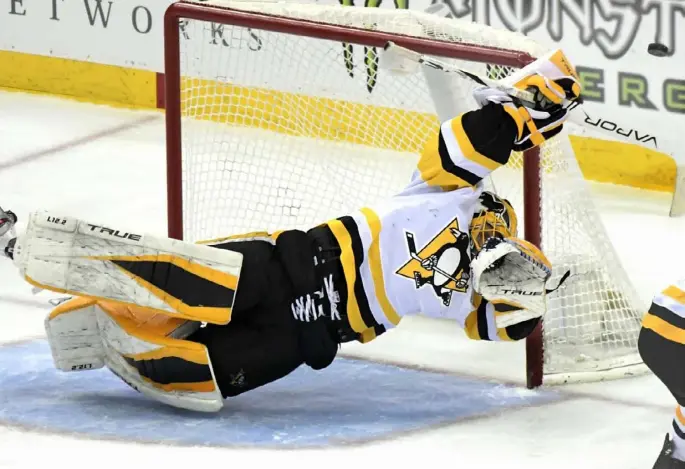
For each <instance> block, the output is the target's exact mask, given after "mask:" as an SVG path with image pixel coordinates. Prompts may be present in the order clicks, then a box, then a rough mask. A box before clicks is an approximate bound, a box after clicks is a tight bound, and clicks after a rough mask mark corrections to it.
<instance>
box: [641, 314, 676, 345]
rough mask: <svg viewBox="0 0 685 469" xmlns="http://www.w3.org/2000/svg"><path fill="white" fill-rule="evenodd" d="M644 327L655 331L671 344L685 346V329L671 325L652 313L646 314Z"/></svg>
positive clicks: (643, 320) (643, 322)
mask: <svg viewBox="0 0 685 469" xmlns="http://www.w3.org/2000/svg"><path fill="white" fill-rule="evenodd" d="M642 327H644V328H645V329H651V330H653V331H654V332H656V333H657V334H659V335H660V336H661V337H663V338H665V339H668V340H670V341H671V342H676V343H679V344H685V330H684V329H680V328H679V327H676V326H674V325H673V324H669V323H668V322H666V321H664V320H663V319H661V318H660V317H657V316H654V315H653V314H651V313H647V314H645V317H644V318H643V319H642Z"/></svg>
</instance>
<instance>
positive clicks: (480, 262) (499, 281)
mask: <svg viewBox="0 0 685 469" xmlns="http://www.w3.org/2000/svg"><path fill="white" fill-rule="evenodd" d="M471 270H472V274H473V287H474V289H475V291H476V292H477V293H479V294H481V295H482V296H483V297H484V298H485V299H487V300H488V301H490V302H502V301H503V302H506V303H508V304H509V305H512V306H518V307H520V309H512V310H511V311H507V312H498V313H497V317H496V323H497V327H498V328H502V327H507V326H511V325H514V324H518V323H521V322H524V321H528V320H530V319H534V318H539V317H542V316H543V315H544V313H545V311H546V310H547V294H549V293H551V292H553V291H555V290H556V289H557V288H559V287H560V286H561V284H562V283H563V282H564V281H565V280H566V278H568V275H569V274H568V272H567V273H566V274H565V275H564V276H563V277H562V279H561V281H560V282H559V285H558V286H557V287H556V288H554V289H552V290H549V289H547V282H548V281H549V279H550V277H551V276H552V265H551V264H550V262H549V260H548V259H547V258H546V257H545V255H544V254H543V253H542V251H540V250H539V249H538V248H536V247H535V246H534V245H532V244H531V243H529V242H527V241H524V240H522V239H518V238H506V239H500V238H494V237H493V238H490V239H489V240H488V241H487V242H486V243H485V245H484V246H483V248H482V249H481V251H480V252H479V253H478V255H477V256H476V258H475V259H474V260H473V262H472V263H471Z"/></svg>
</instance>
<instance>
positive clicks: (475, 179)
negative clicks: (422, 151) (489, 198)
mask: <svg viewBox="0 0 685 469" xmlns="http://www.w3.org/2000/svg"><path fill="white" fill-rule="evenodd" d="M438 155H440V164H441V165H442V169H444V170H445V171H447V172H448V173H450V174H453V175H454V176H457V177H458V178H459V179H462V180H464V181H466V182H467V183H469V184H471V185H472V186H475V185H476V184H478V183H479V182H480V181H481V179H482V178H481V177H480V176H478V175H477V174H473V173H472V172H471V171H467V170H465V169H464V168H462V167H460V166H457V165H456V164H454V161H452V158H451V157H450V153H449V151H447V145H446V144H445V139H444V138H443V136H442V130H441V131H440V134H439V135H438Z"/></svg>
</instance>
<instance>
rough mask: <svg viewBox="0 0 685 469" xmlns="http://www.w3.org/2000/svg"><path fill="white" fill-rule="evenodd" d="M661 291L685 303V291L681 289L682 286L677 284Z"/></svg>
mask: <svg viewBox="0 0 685 469" xmlns="http://www.w3.org/2000/svg"><path fill="white" fill-rule="evenodd" d="M661 293H662V294H663V295H665V296H667V297H669V298H671V299H672V300H674V301H677V302H678V303H680V304H685V291H683V290H681V289H680V288H678V287H676V286H675V285H671V286H669V287H668V288H666V289H665V290H664V291H662V292H661Z"/></svg>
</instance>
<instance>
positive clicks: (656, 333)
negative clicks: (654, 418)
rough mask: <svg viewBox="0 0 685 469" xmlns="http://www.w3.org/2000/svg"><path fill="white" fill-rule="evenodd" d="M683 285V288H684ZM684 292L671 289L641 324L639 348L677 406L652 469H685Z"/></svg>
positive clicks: (668, 289)
mask: <svg viewBox="0 0 685 469" xmlns="http://www.w3.org/2000/svg"><path fill="white" fill-rule="evenodd" d="M681 286H682V285H681ZM683 300H685V292H684V291H683V290H681V289H680V288H679V287H676V286H670V287H668V288H667V289H666V290H664V291H663V292H661V293H660V294H659V295H657V296H656V297H655V298H654V301H653V303H652V305H651V307H650V309H649V312H648V313H647V314H646V315H645V317H644V319H643V321H642V329H641V331H640V338H639V340H638V349H639V351H640V355H641V356H642V359H643V361H644V362H645V364H646V365H647V366H648V367H649V368H650V369H651V370H652V372H654V374H655V375H656V376H657V377H658V378H659V379H660V380H661V381H662V382H663V383H664V384H665V385H666V387H667V388H668V390H669V391H670V392H671V394H672V395H673V397H674V398H675V400H676V402H677V403H678V406H677V407H676V410H675V415H674V417H673V421H672V423H671V427H670V429H669V433H668V435H666V439H665V441H664V446H663V448H662V450H661V454H660V455H659V457H658V459H657V461H656V463H655V464H654V468H653V469H685V304H683Z"/></svg>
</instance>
